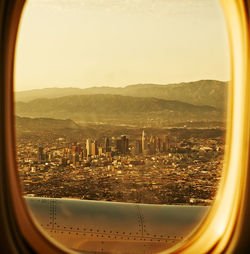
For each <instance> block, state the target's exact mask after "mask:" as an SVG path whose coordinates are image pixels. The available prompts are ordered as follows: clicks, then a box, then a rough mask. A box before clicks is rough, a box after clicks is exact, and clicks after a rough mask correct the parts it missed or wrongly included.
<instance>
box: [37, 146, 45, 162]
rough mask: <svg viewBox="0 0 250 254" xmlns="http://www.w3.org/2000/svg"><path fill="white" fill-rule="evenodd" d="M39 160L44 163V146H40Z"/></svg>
mask: <svg viewBox="0 0 250 254" xmlns="http://www.w3.org/2000/svg"><path fill="white" fill-rule="evenodd" d="M38 160H39V161H43V160H44V153H43V146H42V145H39V147H38Z"/></svg>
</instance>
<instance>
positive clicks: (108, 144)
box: [104, 137, 111, 152]
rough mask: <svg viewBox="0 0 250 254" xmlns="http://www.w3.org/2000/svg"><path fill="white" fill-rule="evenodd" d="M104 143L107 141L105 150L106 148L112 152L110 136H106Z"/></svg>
mask: <svg viewBox="0 0 250 254" xmlns="http://www.w3.org/2000/svg"><path fill="white" fill-rule="evenodd" d="M104 143H105V150H106V152H110V151H111V148H110V142H109V138H108V137H106V138H105V140H104Z"/></svg>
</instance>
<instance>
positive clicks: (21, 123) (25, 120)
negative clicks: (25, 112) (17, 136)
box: [15, 116, 80, 131]
mask: <svg viewBox="0 0 250 254" xmlns="http://www.w3.org/2000/svg"><path fill="white" fill-rule="evenodd" d="M15 121H16V129H17V130H18V131H34V130H35V131H37V130H43V131H44V130H58V129H80V126H79V125H78V124H76V123H75V122H74V121H72V120H70V119H66V120H61V119H51V118H29V117H19V116H16V118H15Z"/></svg>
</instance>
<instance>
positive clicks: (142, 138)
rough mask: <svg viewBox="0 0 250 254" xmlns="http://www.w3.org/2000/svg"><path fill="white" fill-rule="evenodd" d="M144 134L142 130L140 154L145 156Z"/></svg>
mask: <svg viewBox="0 0 250 254" xmlns="http://www.w3.org/2000/svg"><path fill="white" fill-rule="evenodd" d="M145 145H146V144H145V132H144V130H143V131H142V136H141V148H142V149H141V150H142V153H143V154H145V151H146V147H145Z"/></svg>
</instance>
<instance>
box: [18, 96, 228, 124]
mask: <svg viewBox="0 0 250 254" xmlns="http://www.w3.org/2000/svg"><path fill="white" fill-rule="evenodd" d="M16 114H17V115H18V116H22V117H35V118H41V117H42V118H54V119H72V120H74V121H76V122H102V123H108V124H110V123H116V124H133V125H134V124H139V125H142V126H143V125H145V123H147V124H149V125H152V124H153V125H155V124H156V125H169V124H173V123H178V122H186V121H204V120H205V121H220V120H222V119H223V111H222V110H220V109H217V108H215V107H211V106H197V105H192V104H189V103H184V102H180V101H169V100H163V99H157V98H153V97H147V98H146V97H144V98H143V97H132V96H122V95H110V94H95V95H72V96H64V97H60V98H55V99H36V100H32V101H29V102H17V103H16Z"/></svg>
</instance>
